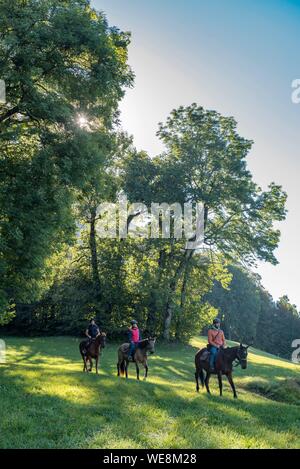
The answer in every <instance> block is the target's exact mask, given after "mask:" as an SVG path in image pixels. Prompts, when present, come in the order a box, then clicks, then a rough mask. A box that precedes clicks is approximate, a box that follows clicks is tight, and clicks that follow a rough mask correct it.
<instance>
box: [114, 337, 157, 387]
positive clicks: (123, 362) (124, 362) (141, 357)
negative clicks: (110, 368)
mask: <svg viewBox="0 0 300 469" xmlns="http://www.w3.org/2000/svg"><path fill="white" fill-rule="evenodd" d="M154 345H155V338H149V339H144V340H141V341H140V342H138V343H137V344H136V348H135V351H134V354H133V360H134V362H135V367H136V378H137V379H138V380H139V379H140V369H139V365H138V364H139V363H141V364H142V365H143V366H144V368H145V374H144V379H146V378H147V376H148V362H147V356H148V353H151V354H152V353H154ZM129 350H130V344H128V343H125V344H122V345H121V346H120V347H119V349H118V363H117V369H118V376H120V375H121V376H124V374H125V376H126V378H128V365H129V359H128V355H129Z"/></svg>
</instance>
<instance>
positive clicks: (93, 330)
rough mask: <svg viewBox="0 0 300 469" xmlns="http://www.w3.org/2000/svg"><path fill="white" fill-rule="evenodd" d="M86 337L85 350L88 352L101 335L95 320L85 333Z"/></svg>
mask: <svg viewBox="0 0 300 469" xmlns="http://www.w3.org/2000/svg"><path fill="white" fill-rule="evenodd" d="M85 335H86V336H87V340H86V343H85V350H86V351H87V350H88V348H89V346H90V345H91V343H92V342H93V341H94V340H95V339H96V337H98V335H100V329H99V327H98V325H97V324H96V321H95V319H94V318H92V319H91V320H90V323H89V326H88V328H87V329H86V331H85Z"/></svg>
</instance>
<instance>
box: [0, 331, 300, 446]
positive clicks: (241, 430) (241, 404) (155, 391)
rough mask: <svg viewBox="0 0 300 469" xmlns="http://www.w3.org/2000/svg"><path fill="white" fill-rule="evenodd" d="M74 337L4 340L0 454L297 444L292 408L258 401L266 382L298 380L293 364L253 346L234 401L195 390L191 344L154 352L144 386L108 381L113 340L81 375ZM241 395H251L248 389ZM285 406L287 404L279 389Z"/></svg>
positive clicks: (297, 411)
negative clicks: (96, 366) (96, 364)
mask: <svg viewBox="0 0 300 469" xmlns="http://www.w3.org/2000/svg"><path fill="white" fill-rule="evenodd" d="M78 342H79V341H78V339H74V338H68V337H56V338H35V339H28V338H26V339H21V338H8V339H7V347H8V352H7V363H6V364H5V365H1V366H0V397H1V406H0V447H1V448H295V447H300V406H299V405H297V400H295V396H294V394H293V396H292V398H293V400H292V402H295V403H294V404H293V403H285V402H280V401H281V400H282V396H281V399H279V401H278V400H274V399H270V398H266V397H263V396H262V395H260V394H259V393H261V391H262V389H264V386H265V387H266V386H267V387H268V388H270V386H273V385H274V386H275V388H278V385H279V384H280V383H285V382H287V381H290V380H291V379H295V380H296V379H297V376H298V373H299V367H297V366H296V365H293V364H291V363H289V362H287V361H285V360H279V359H277V358H275V357H273V356H271V355H268V354H264V353H260V352H259V351H256V350H253V349H252V352H251V354H250V357H249V367H248V369H247V370H246V371H244V370H241V369H240V368H236V370H235V382H236V385H237V390H238V394H239V399H238V400H234V399H233V398H232V393H231V390H230V389H229V386H228V385H227V383H226V385H225V389H224V396H223V397H222V398H220V397H219V396H218V388H217V380H216V378H212V381H211V390H212V393H213V395H212V396H208V395H207V394H206V392H204V391H202V392H200V394H196V392H195V385H194V364H193V360H194V353H195V351H196V349H197V348H199V347H200V346H203V345H204V344H205V339H193V340H192V341H191V345H190V346H180V347H178V346H174V345H172V346H168V347H167V346H160V345H157V351H156V354H155V355H153V356H151V357H150V359H149V365H150V366H149V379H148V381H146V382H144V381H140V382H137V381H136V380H135V370H134V366H132V365H131V366H130V379H129V380H128V381H127V382H126V380H125V379H118V378H117V377H116V369H115V368H116V365H115V364H116V349H117V344H112V343H109V344H108V346H107V348H106V349H105V351H104V354H103V357H102V362H101V370H100V374H99V376H96V374H94V373H93V374H84V373H82V363H81V357H80V356H79V353H78ZM249 389H252V390H253V389H254V390H257V392H251V391H250V390H249ZM287 400H289V395H288V389H287Z"/></svg>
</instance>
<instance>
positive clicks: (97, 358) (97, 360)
mask: <svg viewBox="0 0 300 469" xmlns="http://www.w3.org/2000/svg"><path fill="white" fill-rule="evenodd" d="M98 362H99V355H97V357H96V374H97V375H98Z"/></svg>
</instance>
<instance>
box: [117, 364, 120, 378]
mask: <svg viewBox="0 0 300 469" xmlns="http://www.w3.org/2000/svg"><path fill="white" fill-rule="evenodd" d="M117 370H118V376H120V363H119V362H118V363H117Z"/></svg>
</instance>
